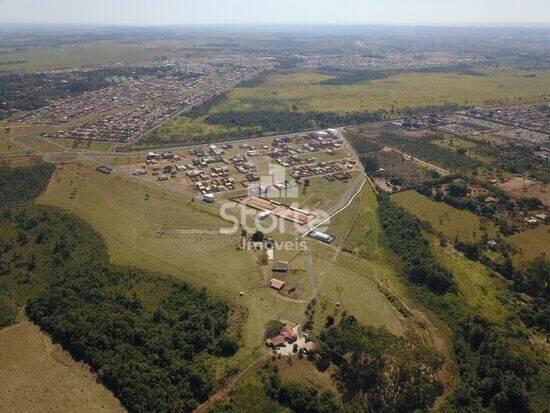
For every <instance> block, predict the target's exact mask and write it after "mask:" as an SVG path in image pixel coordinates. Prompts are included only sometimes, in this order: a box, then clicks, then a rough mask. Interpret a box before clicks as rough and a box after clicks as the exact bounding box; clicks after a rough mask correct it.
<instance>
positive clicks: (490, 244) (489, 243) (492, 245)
mask: <svg viewBox="0 0 550 413" xmlns="http://www.w3.org/2000/svg"><path fill="white" fill-rule="evenodd" d="M496 247H497V242H496V241H495V240H494V239H491V240H489V241H487V248H489V249H491V250H492V249H495V248H496Z"/></svg>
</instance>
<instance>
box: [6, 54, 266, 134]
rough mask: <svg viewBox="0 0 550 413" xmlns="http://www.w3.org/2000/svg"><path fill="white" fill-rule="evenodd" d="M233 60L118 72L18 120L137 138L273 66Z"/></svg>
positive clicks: (67, 130) (67, 131) (66, 130)
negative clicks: (165, 70)
mask: <svg viewBox="0 0 550 413" xmlns="http://www.w3.org/2000/svg"><path fill="white" fill-rule="evenodd" d="M229 62H233V63H226V64H219V65H216V64H210V65H206V63H205V64H204V65H205V66H207V68H206V67H204V68H203V69H202V70H201V71H200V75H197V76H190V77H185V76H181V75H180V74H179V73H181V72H186V70H183V69H181V67H180V66H178V65H177V64H176V63H172V67H173V69H174V70H173V72H174V73H173V75H168V76H151V75H146V76H141V77H139V78H132V77H124V78H121V77H116V78H114V79H110V80H111V82H109V83H110V85H109V86H107V87H105V88H102V89H99V90H94V91H89V92H84V93H82V94H80V95H78V96H75V97H71V98H66V99H62V100H61V101H59V102H55V103H52V104H51V105H48V106H44V107H42V108H39V109H37V110H34V111H30V112H22V113H20V114H18V115H16V116H15V117H14V121H16V122H24V123H41V124H49V125H68V126H67V127H65V128H62V129H60V130H58V131H56V132H53V133H49V134H46V135H45V136H46V137H51V138H71V139H85V140H105V141H111V142H131V141H133V140H135V139H136V138H138V137H140V136H142V135H143V134H144V133H145V132H147V131H149V130H151V129H153V128H154V127H156V126H158V125H160V124H161V123H163V122H164V121H166V120H167V119H169V118H171V117H173V116H175V115H177V114H179V113H181V112H184V111H186V110H189V109H190V108H191V107H192V106H193V105H195V104H198V103H202V102H205V101H207V100H208V99H210V98H212V97H213V96H214V95H217V94H220V93H222V92H224V91H226V90H228V89H229V88H231V87H232V86H234V85H236V84H237V83H239V82H241V81H243V80H248V79H251V78H253V77H254V76H256V75H257V74H258V73H260V72H261V71H263V70H266V69H269V68H271V67H272V66H273V63H272V62H270V61H268V60H259V61H256V62H253V61H252V60H250V59H245V60H242V59H236V61H232V60H229ZM91 115H93V116H91ZM89 119H90V120H89ZM77 121H80V122H77Z"/></svg>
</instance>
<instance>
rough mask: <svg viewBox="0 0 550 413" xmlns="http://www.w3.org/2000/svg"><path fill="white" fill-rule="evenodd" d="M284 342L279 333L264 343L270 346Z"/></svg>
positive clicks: (278, 345)
mask: <svg viewBox="0 0 550 413" xmlns="http://www.w3.org/2000/svg"><path fill="white" fill-rule="evenodd" d="M285 342H286V340H285V338H284V337H283V336H282V335H281V334H279V335H278V336H275V337H273V338H268V339H266V340H265V343H266V344H267V345H268V346H270V347H281V346H282V345H283V344H285Z"/></svg>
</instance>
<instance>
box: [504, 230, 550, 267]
mask: <svg viewBox="0 0 550 413" xmlns="http://www.w3.org/2000/svg"><path fill="white" fill-rule="evenodd" d="M508 241H510V242H511V243H512V244H513V245H514V246H516V247H517V248H519V252H518V253H517V254H515V255H514V256H513V257H512V259H513V261H514V262H516V263H519V262H522V261H532V260H534V259H535V258H537V257H538V256H540V255H542V254H545V255H546V257H550V225H539V226H538V227H537V228H533V229H529V230H527V231H523V232H518V233H517V234H514V235H512V236H510V237H508Z"/></svg>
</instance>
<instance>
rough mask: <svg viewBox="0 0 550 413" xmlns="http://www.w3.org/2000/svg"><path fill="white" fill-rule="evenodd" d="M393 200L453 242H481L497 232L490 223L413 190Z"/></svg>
mask: <svg viewBox="0 0 550 413" xmlns="http://www.w3.org/2000/svg"><path fill="white" fill-rule="evenodd" d="M391 199H392V201H394V202H395V203H397V204H398V205H400V206H402V207H404V208H405V209H407V210H408V211H409V212H411V213H413V214H414V215H416V216H417V217H418V218H419V219H420V220H422V221H425V222H427V223H429V225H430V226H431V227H432V228H433V229H434V230H435V231H436V232H439V233H442V234H443V235H444V236H445V237H446V238H448V239H450V240H453V241H459V242H464V243H471V242H479V241H480V240H481V239H482V236H483V234H484V233H487V234H491V235H494V234H495V232H496V229H495V227H494V225H493V224H492V223H491V222H490V221H489V222H483V221H482V220H481V219H480V218H479V217H477V216H476V215H474V214H472V213H471V212H469V211H464V210H460V209H456V208H453V207H452V206H450V205H447V204H445V203H443V202H436V201H433V200H431V199H430V198H427V197H425V196H424V195H420V194H419V193H418V192H416V191H413V190H409V191H405V192H400V193H397V194H394V195H392V196H391Z"/></svg>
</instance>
